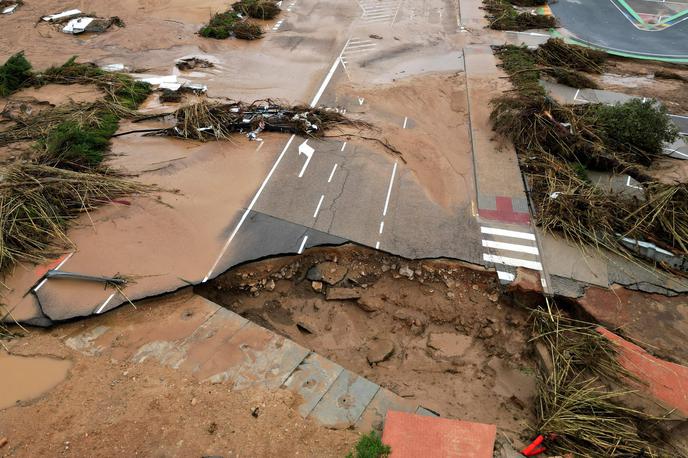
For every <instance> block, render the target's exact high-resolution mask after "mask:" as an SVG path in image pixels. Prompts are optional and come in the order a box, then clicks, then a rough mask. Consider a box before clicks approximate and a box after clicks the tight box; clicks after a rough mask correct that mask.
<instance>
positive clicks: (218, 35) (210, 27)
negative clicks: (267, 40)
mask: <svg viewBox="0 0 688 458" xmlns="http://www.w3.org/2000/svg"><path fill="white" fill-rule="evenodd" d="M198 33H199V34H200V35H201V36H203V37H206V38H215V39H216V40H224V39H225V38H229V37H231V36H232V35H233V36H235V37H237V38H240V39H242V40H255V39H256V38H260V37H262V36H263V30H262V29H261V28H260V26H259V25H257V24H253V23H251V22H248V21H242V20H241V18H240V17H239V14H237V13H235V12H233V11H226V12H224V13H217V14H216V15H215V16H213V17H212V19H210V22H208V24H207V25H205V26H204V27H203V28H202V29H201V30H200V31H199V32H198Z"/></svg>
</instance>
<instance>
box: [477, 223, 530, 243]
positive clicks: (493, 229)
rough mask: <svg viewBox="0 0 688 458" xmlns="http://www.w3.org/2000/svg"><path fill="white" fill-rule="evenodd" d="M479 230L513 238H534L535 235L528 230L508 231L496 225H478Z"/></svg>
mask: <svg viewBox="0 0 688 458" xmlns="http://www.w3.org/2000/svg"><path fill="white" fill-rule="evenodd" d="M480 232H482V233H483V234H492V235H501V236H503V237H512V238H515V239H523V240H535V235H533V234H531V233H530V232H518V231H508V230H506V229H499V228H496V227H485V226H480Z"/></svg>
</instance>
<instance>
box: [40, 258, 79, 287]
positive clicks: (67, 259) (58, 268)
mask: <svg viewBox="0 0 688 458" xmlns="http://www.w3.org/2000/svg"><path fill="white" fill-rule="evenodd" d="M74 253H75V252H74V251H72V252H71V253H69V254H68V255H67V257H66V258H64V259H63V260H62V261H60V263H59V264H58V265H57V266H55V268H54V269H52V270H60V268H61V267H62V266H64V265H65V263H66V262H67V261H69V258H71V257H72V256H74ZM47 281H48V279H47V278H44V279H43V281H41V282H40V283H39V284H38V286H36V287H35V288H34V289H33V291H34V292H36V291H38V290H39V289H41V288H42V287H43V285H45V282H47Z"/></svg>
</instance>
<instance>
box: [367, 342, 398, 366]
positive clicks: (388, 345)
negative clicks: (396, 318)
mask: <svg viewBox="0 0 688 458" xmlns="http://www.w3.org/2000/svg"><path fill="white" fill-rule="evenodd" d="M393 353H394V342H392V341H391V340H389V339H376V340H374V341H373V342H371V343H370V344H369V345H368V353H367V355H366V359H367V360H368V362H369V363H370V364H376V363H381V362H382V361H387V360H388V359H389V358H390V357H391V356H392V354H393Z"/></svg>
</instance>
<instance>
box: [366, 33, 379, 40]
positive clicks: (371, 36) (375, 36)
mask: <svg viewBox="0 0 688 458" xmlns="http://www.w3.org/2000/svg"><path fill="white" fill-rule="evenodd" d="M368 38H372V39H373V40H382V37H381V36H380V35H376V34H374V33H371V34H370V35H368Z"/></svg>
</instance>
